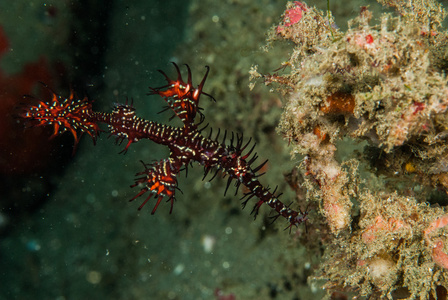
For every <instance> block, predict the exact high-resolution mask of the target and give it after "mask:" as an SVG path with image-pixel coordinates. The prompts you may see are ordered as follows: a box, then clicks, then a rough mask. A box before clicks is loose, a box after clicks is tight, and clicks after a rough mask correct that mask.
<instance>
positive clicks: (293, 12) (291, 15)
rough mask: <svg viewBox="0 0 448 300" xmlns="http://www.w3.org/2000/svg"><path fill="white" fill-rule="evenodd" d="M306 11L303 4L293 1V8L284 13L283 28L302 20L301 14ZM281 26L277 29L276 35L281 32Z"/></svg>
mask: <svg viewBox="0 0 448 300" xmlns="http://www.w3.org/2000/svg"><path fill="white" fill-rule="evenodd" d="M305 11H307V6H306V4H305V3H302V2H299V1H294V6H293V7H292V8H290V9H287V10H286V11H285V16H284V17H283V23H284V24H285V26H287V27H290V26H291V25H294V24H296V23H297V22H299V21H300V20H301V19H302V16H303V13H304V12H305ZM283 29H284V27H283V26H281V25H280V26H278V27H277V33H280V32H281V31H283Z"/></svg>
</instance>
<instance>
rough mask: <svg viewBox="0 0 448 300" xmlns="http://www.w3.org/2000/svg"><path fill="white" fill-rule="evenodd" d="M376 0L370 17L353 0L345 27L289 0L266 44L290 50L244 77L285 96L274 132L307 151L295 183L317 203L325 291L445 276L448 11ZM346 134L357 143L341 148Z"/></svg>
mask: <svg viewBox="0 0 448 300" xmlns="http://www.w3.org/2000/svg"><path fill="white" fill-rule="evenodd" d="M379 2H380V3H381V4H383V5H385V6H390V7H392V8H395V9H396V13H394V14H393V13H383V14H382V15H380V16H379V17H377V18H374V17H373V14H372V13H371V12H370V11H369V8H368V7H361V8H360V12H359V15H358V16H357V17H356V18H354V19H353V20H351V21H349V24H348V25H349V26H348V30H346V31H342V30H340V29H339V28H338V26H337V25H336V21H337V20H336V21H335V19H334V18H333V17H332V15H331V12H325V11H321V10H319V9H317V8H315V7H311V6H308V5H307V4H305V3H304V2H299V1H294V2H289V3H288V5H287V8H286V11H285V12H284V14H283V19H282V21H281V22H280V24H278V25H276V26H274V27H273V28H272V29H271V30H270V33H269V38H268V46H267V47H266V50H269V51H270V49H271V48H272V47H273V48H274V49H275V47H277V45H278V44H281V43H278V41H287V42H289V43H290V46H292V47H293V48H291V51H292V52H291V55H290V57H289V58H288V57H284V62H283V64H282V67H281V68H279V69H277V70H276V72H275V73H273V74H261V73H260V72H259V71H258V69H263V71H262V72H264V71H265V69H264V68H263V66H254V67H253V68H252V70H251V72H250V73H251V78H252V79H254V80H255V81H256V80H261V81H263V82H264V83H265V84H267V85H270V84H272V85H273V86H274V87H275V88H277V90H278V91H280V92H281V93H282V94H283V95H284V97H285V99H286V103H285V108H284V112H283V115H282V118H281V122H280V126H279V132H280V133H281V134H283V135H284V136H285V137H286V138H287V139H289V140H290V142H291V144H292V145H293V151H292V152H293V155H294V156H295V155H297V154H299V155H303V156H304V159H303V160H302V164H301V166H300V167H299V173H301V174H302V175H303V176H297V177H296V178H295V180H296V182H295V183H293V184H292V186H297V187H300V186H305V187H306V188H307V189H306V196H307V197H306V198H307V200H308V201H309V202H310V205H311V206H312V207H313V206H314V207H315V208H316V211H317V214H316V218H315V219H314V220H311V223H312V224H311V225H310V227H311V230H310V234H309V236H308V237H307V238H308V239H311V240H313V239H316V240H319V241H321V243H322V248H323V249H324V254H323V263H322V264H321V266H320V270H319V271H318V272H317V275H316V276H315V279H323V280H325V282H326V283H325V284H324V288H326V289H327V290H328V291H329V295H331V294H332V293H335V292H343V293H346V292H354V293H355V294H356V295H361V296H368V297H370V298H369V299H372V298H374V299H376V298H388V299H428V298H431V297H433V298H435V299H438V297H439V299H440V298H441V297H442V294H443V293H446V288H447V286H448V282H447V280H448V273H447V269H448V255H447V246H446V245H447V242H448V240H447V237H446V232H447V230H448V229H447V228H446V225H447V224H448V215H447V214H446V209H445V207H444V206H445V205H446V203H447V199H448V197H447V189H448V180H447V178H448V177H447V175H448V167H447V166H448V163H447V161H448V147H447V138H448V134H447V133H448V119H447V109H448V86H447V78H446V75H445V73H446V69H447V66H448V64H447V62H448V57H447V55H448V44H447V40H448V39H447V38H448V36H447V32H446V30H444V29H443V28H442V25H441V24H442V21H443V19H444V18H445V16H446V12H445V10H444V9H443V8H442V7H441V5H440V4H438V3H437V2H435V1H417V2H415V1H414V2H412V3H411V2H407V1H398V0H397V1H379ZM291 42H292V43H291ZM266 71H269V70H266ZM253 86H254V83H252V84H251V87H253ZM347 139H349V140H352V142H351V143H352V144H351V145H353V141H354V142H355V143H357V144H356V145H355V146H353V147H352V148H351V149H350V148H347V144H348V141H347ZM348 147H351V146H348ZM347 149H349V151H348V152H350V151H351V154H349V155H346V156H345V157H343V158H342V159H339V158H337V156H338V152H341V150H344V151H345V152H347ZM355 149H356V150H355ZM347 157H351V159H348V158H347ZM301 178H304V179H301Z"/></svg>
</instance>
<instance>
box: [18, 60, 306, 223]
mask: <svg viewBox="0 0 448 300" xmlns="http://www.w3.org/2000/svg"><path fill="white" fill-rule="evenodd" d="M173 65H174V67H175V68H176V71H177V79H176V80H172V79H170V78H169V77H168V76H167V75H166V74H165V73H164V72H163V71H160V70H159V71H160V73H162V74H163V76H164V77H165V79H166V81H167V85H165V86H162V87H159V88H150V92H149V94H148V95H159V96H161V97H162V98H164V99H165V101H166V102H167V103H168V108H167V109H169V108H171V109H172V110H173V111H174V113H175V115H176V116H178V117H179V118H180V119H181V121H182V122H183V127H172V126H167V125H163V124H159V123H156V122H152V121H148V120H144V119H142V118H139V117H137V116H136V114H135V108H134V107H133V106H132V105H129V104H128V103H126V104H119V105H116V106H115V107H114V109H113V111H112V112H111V113H104V112H95V111H93V110H92V105H91V103H90V102H89V101H88V99H87V98H86V97H85V98H84V99H82V100H77V99H76V96H75V94H74V93H73V92H72V93H71V94H70V97H69V98H68V99H62V98H61V97H60V96H58V95H56V93H54V92H53V91H52V90H50V92H51V94H52V99H51V101H50V102H45V101H39V103H38V104H37V105H34V106H28V107H27V108H26V111H25V113H23V114H22V117H23V118H24V119H26V120H29V121H30V122H31V124H32V125H34V126H44V125H53V126H54V134H53V136H56V135H59V134H62V133H63V132H65V131H69V132H71V133H72V134H73V136H74V138H75V144H76V143H78V142H79V138H80V136H81V135H82V133H84V132H86V133H87V134H89V135H90V136H91V137H92V139H93V141H94V142H95V141H96V138H97V136H98V134H99V132H100V129H99V124H100V123H103V124H106V125H108V127H109V132H110V135H111V136H115V137H116V138H117V141H119V142H120V143H121V142H123V141H125V140H127V144H126V146H125V148H124V149H123V151H122V152H126V151H127V150H128V148H129V147H130V145H131V144H132V143H136V142H138V141H139V140H141V139H149V140H152V141H153V142H156V143H158V144H162V145H165V146H167V147H168V148H169V149H170V156H169V158H167V159H164V160H161V161H159V162H156V163H154V164H145V163H143V165H144V168H145V170H144V171H142V172H140V173H137V174H136V176H137V178H136V180H135V184H133V185H132V186H131V187H137V186H138V187H140V188H141V190H140V192H139V193H138V194H137V195H136V196H135V197H133V198H132V199H131V200H130V201H133V200H135V199H137V198H139V197H141V196H143V195H145V196H146V198H145V200H144V201H143V203H142V204H141V205H140V207H139V209H142V208H143V206H144V205H145V204H146V203H147V202H148V201H149V200H150V199H151V197H152V196H154V197H155V198H156V199H157V200H156V204H155V206H154V208H153V210H152V212H151V213H152V214H154V213H155V212H156V210H157V208H158V206H159V204H160V202H161V201H162V199H164V198H167V201H170V202H171V208H170V213H171V212H172V210H173V204H174V201H175V191H176V189H177V174H178V173H179V172H180V171H181V170H184V169H187V168H188V166H189V164H191V163H192V162H193V161H195V162H198V163H199V164H201V165H203V166H204V170H205V175H204V178H205V177H206V176H207V174H208V173H209V172H210V171H211V170H212V169H214V170H216V172H218V171H221V172H222V174H223V176H224V177H225V176H228V180H227V186H226V192H227V189H228V188H229V186H230V184H231V183H232V182H235V186H236V189H237V190H238V188H239V186H240V185H244V186H245V187H246V188H247V190H248V191H249V192H247V193H245V194H244V196H243V197H242V200H244V201H243V207H244V206H246V204H247V203H248V201H249V200H250V199H252V198H253V197H255V198H258V201H257V202H256V204H255V206H254V207H253V209H252V213H253V214H254V216H255V217H256V216H257V214H258V211H259V208H260V206H261V205H262V204H263V203H266V204H267V205H268V206H270V207H271V208H272V209H274V210H275V211H276V213H277V214H276V215H275V216H274V218H275V219H276V218H278V217H279V216H282V217H284V218H285V219H286V220H287V221H288V222H289V226H288V227H289V228H291V227H292V226H298V225H299V224H301V223H302V222H305V221H306V220H307V219H308V216H307V215H308V214H307V212H303V213H302V212H298V211H295V210H293V209H291V208H289V206H286V205H285V204H283V203H282V202H281V201H280V200H279V197H280V195H281V194H278V195H276V194H275V193H276V190H277V188H276V189H275V190H274V191H273V192H271V191H270V189H269V188H268V187H264V186H263V185H262V184H261V183H260V181H259V180H258V178H259V177H260V176H261V175H263V174H258V172H259V171H260V170H261V169H262V167H263V166H264V164H265V163H266V162H267V161H265V162H264V163H262V164H261V165H259V166H257V167H252V165H253V164H254V162H255V160H256V159H257V158H258V156H257V154H256V153H254V154H252V152H253V150H254V148H255V145H252V146H251V147H249V145H250V144H251V139H249V141H247V142H246V143H244V142H243V136H242V135H238V134H234V133H232V134H231V137H230V141H229V142H227V144H226V138H227V131H225V132H224V137H223V138H222V141H221V142H220V141H219V140H218V139H219V135H220V130H218V134H217V135H216V137H214V138H212V131H211V130H210V134H209V136H208V137H205V136H203V135H202V131H203V130H204V128H205V127H207V126H205V127H203V128H201V129H200V128H198V125H200V124H201V123H202V122H203V120H204V116H203V114H202V113H201V112H200V111H199V110H200V108H199V98H200V96H201V94H204V95H206V96H209V97H210V98H211V99H213V100H214V98H213V97H212V96H211V95H209V94H207V93H205V92H203V91H202V89H203V87H204V84H205V81H206V79H207V76H208V73H209V68H208V67H206V68H207V71H206V73H205V75H204V77H203V79H202V81H201V83H200V84H199V85H198V87H197V88H195V87H193V83H192V76H191V70H190V68H189V67H188V65H187V66H186V67H187V72H188V79H187V81H186V82H185V81H184V80H183V79H182V76H181V74H180V70H179V67H178V66H177V65H176V64H175V63H173ZM197 114H199V121H195V119H197V118H196V117H197ZM215 176H216V173H215ZM215 176H213V178H214V177H215ZM213 178H212V179H213Z"/></svg>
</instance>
